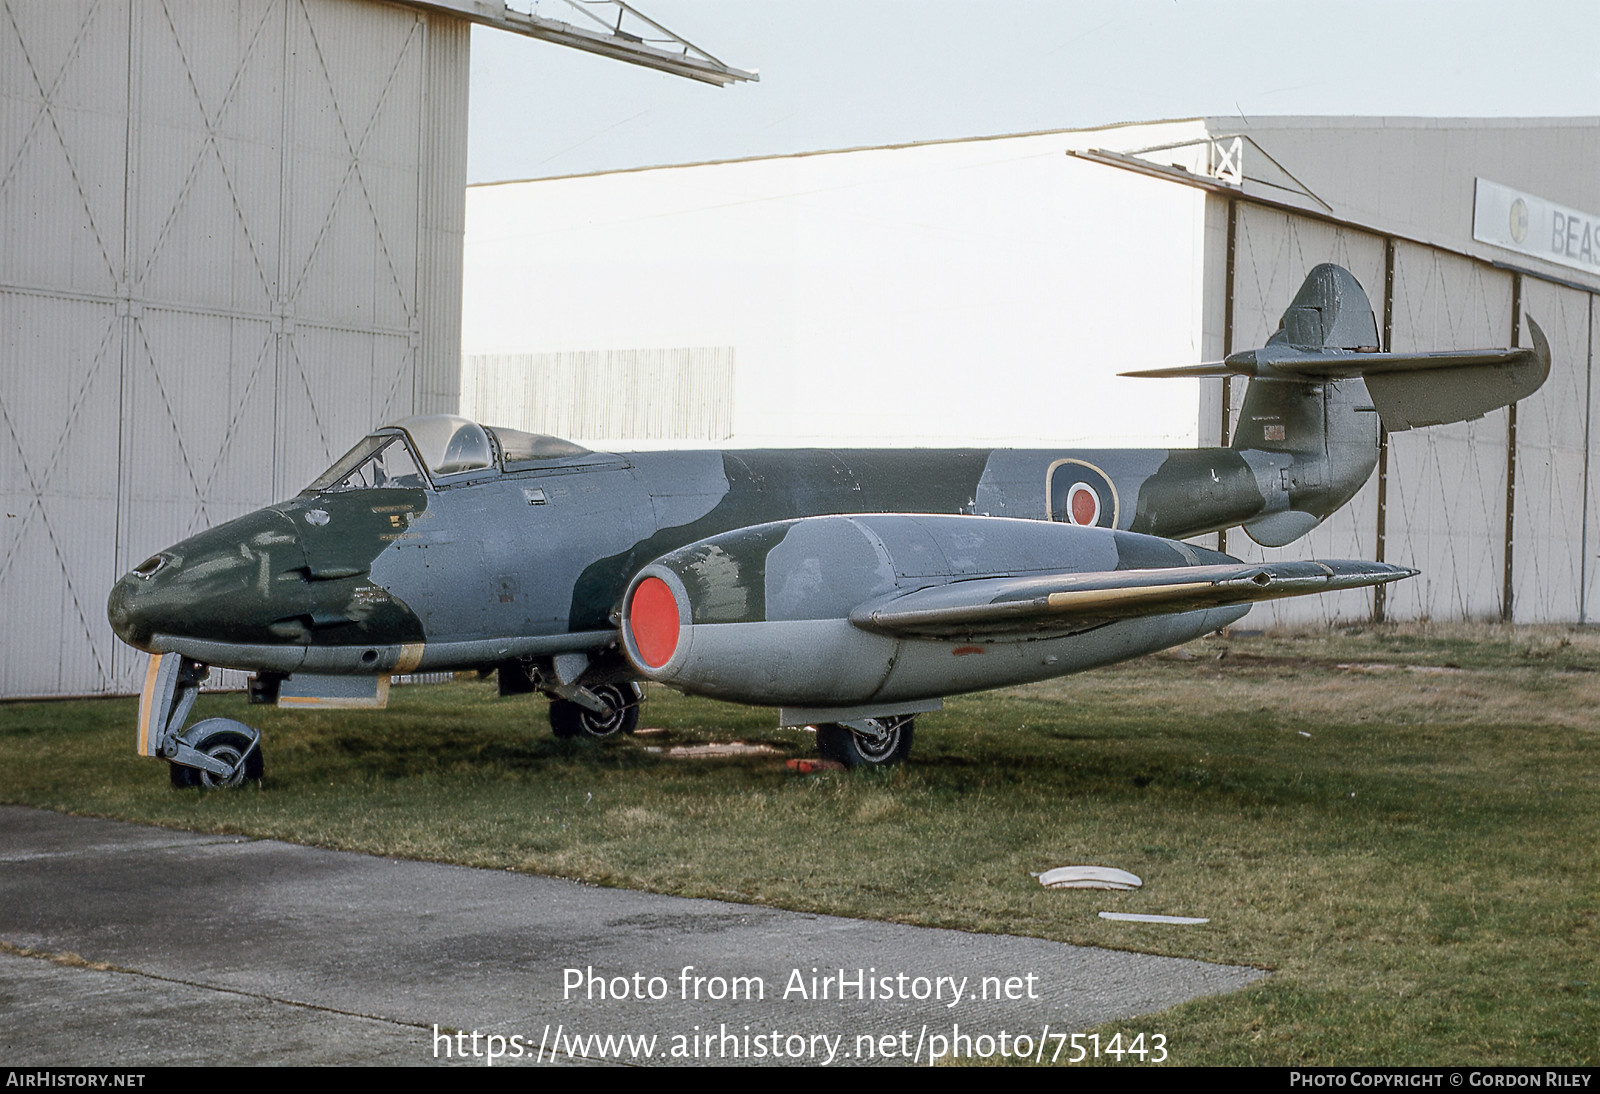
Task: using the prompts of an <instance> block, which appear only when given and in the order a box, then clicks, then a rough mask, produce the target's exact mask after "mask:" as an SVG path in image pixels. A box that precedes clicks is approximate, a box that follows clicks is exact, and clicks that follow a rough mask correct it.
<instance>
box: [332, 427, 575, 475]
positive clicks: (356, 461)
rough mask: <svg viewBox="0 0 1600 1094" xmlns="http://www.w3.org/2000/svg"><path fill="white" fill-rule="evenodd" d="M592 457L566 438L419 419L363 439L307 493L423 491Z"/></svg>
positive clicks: (337, 461) (387, 428) (382, 430)
mask: <svg viewBox="0 0 1600 1094" xmlns="http://www.w3.org/2000/svg"><path fill="white" fill-rule="evenodd" d="M408 440H409V442H410V443H409V444H408V443H407V441H408ZM586 455H589V450H588V449H587V448H584V447H583V446H582V445H576V444H573V443H572V442H571V441H564V440H562V439H561V438H560V437H550V436H546V435H544V434H542V433H524V432H522V431H521V430H519V429H503V428H500V427H485V426H481V425H479V424H478V423H477V422H472V421H468V420H467V419H466V418H461V417H458V416H456V415H454V414H419V415H415V416H413V417H410V418H404V419H401V420H400V421H398V422H395V423H394V424H393V425H389V426H385V427H384V428H383V429H381V430H379V431H377V432H375V433H371V434H368V435H367V436H366V437H363V438H362V439H361V441H360V442H359V443H358V444H357V445H356V446H355V447H354V448H352V449H351V450H350V451H348V452H346V453H345V454H344V455H343V456H341V457H340V458H339V459H338V460H336V461H335V462H334V464H333V466H332V467H330V468H328V469H327V470H326V471H324V472H323V473H322V474H321V475H319V476H317V480H316V481H315V482H313V483H312V484H311V485H310V486H309V487H307V488H306V492H307V493H311V494H320V493H322V492H323V491H327V490H373V489H379V488H383V487H396V488H409V489H421V488H422V487H424V486H426V485H427V484H428V482H429V481H430V480H431V481H432V482H433V483H435V484H441V483H443V482H445V481H447V480H449V479H451V478H452V477H453V476H457V475H468V474H470V473H472V472H485V471H491V470H503V471H525V470H530V469H532V468H536V467H539V466H541V465H543V464H547V463H549V462H550V461H553V460H563V459H570V458H572V457H574V456H586ZM424 469H425V471H426V474H424ZM473 477H474V478H476V476H473Z"/></svg>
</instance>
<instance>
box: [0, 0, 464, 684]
mask: <svg viewBox="0 0 1600 1094" xmlns="http://www.w3.org/2000/svg"><path fill="white" fill-rule="evenodd" d="M7 12H8V16H9V17H8V18H7V19H6V20H0V109H3V111H4V114H3V123H0V163H3V164H4V170H3V173H0V238H3V239H4V240H5V241H6V245H5V247H4V249H3V253H0V615H3V616H4V618H6V619H9V620H12V621H23V620H25V621H26V626H11V627H8V628H6V629H5V630H4V631H0V696H19V695H44V694H64V693H67V694H70V693H76V694H84V693H94V692H106V691H129V690H134V689H136V687H137V673H138V671H139V660H140V659H141V658H142V655H140V654H138V653H137V652H136V651H133V650H130V649H128V648H127V647H124V646H122V645H121V643H119V642H117V641H116V640H115V639H114V638H113V636H112V634H111V632H110V628H109V626H108V624H107V622H106V617H105V598H106V595H107V593H108V592H109V590H110V588H111V586H112V584H113V582H114V581H115V580H116V579H117V577H118V576H119V575H120V574H121V573H123V572H124V571H126V570H128V569H129V568H131V567H132V566H133V565H134V564H136V563H138V562H139V561H140V559H142V558H144V557H145V556H146V555H148V554H150V553H152V552H153V551H156V550H158V549H160V548H161V547H164V546H166V545H167V544H170V543H172V542H174V541H176V540H178V539H181V538H183V537H185V536H188V535H191V534H193V533H195V532H197V531H199V530H201V529H202V528H205V527H208V526H210V525H214V524H217V523H220V522H222V521H224V520H227V519H230V518H232V517H235V516H238V515H240V514H243V513H245V512H247V511H249V510H251V509H254V508H257V507H259V506H260V505H262V504H265V503H267V502H270V501H273V500H276V499H279V498H282V497H284V496H286V495H289V494H293V493H294V492H295V491H297V490H298V489H300V487H301V486H302V485H304V484H305V483H306V482H308V481H310V479H311V478H313V477H314V476H315V474H316V473H317V472H318V471H319V470H320V469H321V468H323V467H324V466H326V465H327V464H328V463H329V462H331V460H332V459H333V458H334V457H336V456H337V455H338V454H339V453H340V452H342V451H343V450H344V449H346V448H348V447H349V446H350V444H352V443H354V441H355V440H356V439H357V438H358V437H359V436H361V435H362V434H363V433H365V432H366V431H367V430H368V429H369V428H370V427H371V426H372V425H373V424H374V423H376V422H380V421H383V420H386V419H392V418H396V417H400V416H403V415H406V414H411V413H414V412H418V411H439V410H453V409H455V405H456V401H457V398H458V391H459V356H458V355H459V350H460V340H459V330H460V327H459V315H460V313H459V309H458V299H459V292H460V253H461V252H460V243H461V233H462V216H463V213H462V209H463V195H462V190H461V180H462V179H464V177H465V160H466V143H465V141H466V136H465V135H466V100H467V75H468V72H467V62H468V29H467V25H466V24H465V23H464V22H462V21H460V20H457V19H454V18H450V17H446V16H443V15H440V14H437V13H429V12H426V11H421V10H418V9H416V8H409V7H403V6H399V5H394V4H384V3H366V2H358V0H229V2H226V3H183V4H176V3H170V2H169V3H161V2H156V0H99V2H76V0H51V2H48V3H46V2H42V0H41V2H25V3H14V4H10V5H8V6H7Z"/></svg>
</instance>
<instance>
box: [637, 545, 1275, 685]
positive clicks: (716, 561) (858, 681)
mask: <svg viewBox="0 0 1600 1094" xmlns="http://www.w3.org/2000/svg"><path fill="white" fill-rule="evenodd" d="M1231 561H1233V560H1232V559H1229V558H1228V556H1226V555H1222V554H1218V553H1217V552H1215V551H1207V550H1204V549H1202V548H1197V547H1191V546H1189V545H1188V544H1183V543H1176V542H1173V541H1170V540H1163V539H1158V538H1156V537H1153V536H1143V535H1137V534H1134V533H1131V532H1117V531H1111V530H1109V529H1104V528H1085V527H1079V526H1076V525H1070V524H1057V523H1049V522H1044V521H1030V520H1010V519H1003V518H998V517H963V516H922V515H906V514H873V515H865V516H826V517H810V518H806V519H802V520H792V521H782V522H779V523H775V524H763V525H756V526H753V527H750V528H742V529H739V530H737V531H734V532H727V533H724V534H722V535H718V536H712V537H710V538H709V539H703V540H700V541H699V542H696V543H691V544H689V545H688V546H686V547H681V548H679V549H678V550H676V551H672V552H670V553H669V554H666V555H663V556H661V557H660V558H658V559H656V560H655V561H654V562H652V563H650V564H649V565H647V566H645V567H644V568H643V569H642V570H640V571H639V573H638V574H637V575H636V576H635V577H634V579H633V582H632V584H631V585H630V586H629V587H628V591H627V594H626V595H625V596H624V597H623V608H622V641H623V648H624V650H625V651H626V653H627V655H628V658H629V660H630V661H632V662H633V665H634V667H635V668H637V669H638V670H639V672H640V673H642V674H643V675H644V676H645V677H647V678H648V679H651V680H655V681H657V682H659V683H663V684H667V685H668V686H670V687H674V688H677V689H678V690H680V691H685V692H689V693H691V694H697V695H706V696H711V697H713V698H718V699H726V700H729V701H732V702H738V703H751V704H757V705H769V706H792V707H846V706H854V705H861V704H868V703H871V704H882V703H893V702H900V701H916V700H923V699H930V698H938V697H942V696H946V695H954V694H959V693H962V692H967V691H979V690H982V689H985V688H993V687H1003V686H1006V685H1010V684H1019V683H1027V682H1029V681H1033V680H1043V679H1048V678H1050V677H1054V676H1062V675H1065V674H1067V673H1071V672H1078V671H1080V670H1082V669H1086V668H1092V667H1095V666H1097V665H1104V664H1110V663H1112V662H1115V661H1122V660H1126V659H1128V658H1130V657H1137V656H1140V655H1142V654H1145V653H1149V652H1152V651H1154V650H1158V649H1163V648H1166V647H1168V646H1171V645H1174V644H1176V643H1179V642H1184V641H1188V640H1189V639H1191V638H1194V637H1198V636H1199V635H1202V634H1206V633H1208V632H1210V631H1213V630H1216V629H1218V628H1219V627H1223V626H1226V625H1227V624H1229V623H1231V622H1233V621H1234V620H1236V619H1238V618H1239V617H1240V616H1242V615H1243V614H1244V613H1245V611H1247V610H1248V606H1234V607H1226V608H1213V609H1209V610H1205V611H1191V612H1185V613H1183V614H1178V615H1153V616H1146V617H1143V618H1136V619H1125V620H1121V621H1117V622H1112V623H1105V624H1103V625H1097V626H1094V627H1093V628H1092V629H1087V630H1081V631H1080V632H1079V633H1063V632H1062V630H1057V631H1055V632H1053V633H1049V632H1042V633H1038V634H1028V635H1008V636H999V637H996V636H993V635H990V636H987V637H982V636H955V637H953V638H950V639H944V638H924V637H916V636H906V635H890V634H883V633H875V632H874V631H872V630H870V629H867V628H866V627H863V626H857V625H856V624H854V623H852V622H851V621H850V615H851V613H852V612H853V611H855V610H856V609H857V608H858V607H860V606H861V605H863V604H867V603H869V602H871V601H875V600H882V599H889V598H892V597H894V596H897V595H900V594H903V593H908V592H912V591H915V590H918V589H925V588H928V587H930V586H939V585H948V584H950V583H952V582H959V581H968V580H976V579H983V578H995V577H1026V576H1029V575H1034V574H1038V575H1046V574H1062V573H1102V572H1105V571H1111V570H1130V569H1156V568H1163V567H1174V566H1177V567H1181V566H1196V565H1208V564H1214V563H1219V562H1231Z"/></svg>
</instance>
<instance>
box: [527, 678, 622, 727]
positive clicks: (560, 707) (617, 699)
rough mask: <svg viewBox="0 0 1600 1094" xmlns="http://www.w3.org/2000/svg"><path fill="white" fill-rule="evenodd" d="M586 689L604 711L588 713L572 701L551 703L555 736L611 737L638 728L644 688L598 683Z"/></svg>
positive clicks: (551, 722) (590, 711) (559, 700)
mask: <svg viewBox="0 0 1600 1094" xmlns="http://www.w3.org/2000/svg"><path fill="white" fill-rule="evenodd" d="M586 690H587V691H588V692H589V693H590V694H591V695H593V696H594V697H595V698H596V699H598V700H600V702H601V703H602V704H604V706H605V710H603V711H596V710H590V709H588V708H587V707H585V706H583V705H582V704H580V703H577V702H574V701H573V700H571V699H552V700H550V728H551V729H552V730H554V731H555V735H556V736H557V737H613V736H615V735H617V734H618V733H632V732H633V731H634V730H636V729H638V728H639V703H640V701H641V700H642V699H643V698H644V689H643V688H641V687H640V686H639V685H638V684H636V683H633V682H632V681H628V682H626V683H622V684H597V685H595V686H594V687H592V688H588V689H586Z"/></svg>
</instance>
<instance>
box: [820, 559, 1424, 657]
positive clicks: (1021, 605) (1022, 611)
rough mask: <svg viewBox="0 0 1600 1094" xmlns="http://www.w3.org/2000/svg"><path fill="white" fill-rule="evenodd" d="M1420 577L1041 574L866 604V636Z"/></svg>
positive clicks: (1296, 569) (1144, 611)
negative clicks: (867, 632) (873, 632)
mask: <svg viewBox="0 0 1600 1094" xmlns="http://www.w3.org/2000/svg"><path fill="white" fill-rule="evenodd" d="M1417 572H1418V571H1416V570H1411V569H1407V568H1406V567H1404V566H1391V565H1388V564H1387V563H1382V562H1359V561H1357V562H1343V561H1330V562H1283V563H1275V564H1271V565H1253V564H1250V563H1245V562H1239V563H1224V564H1221V565H1209V566H1178V567H1173V568H1170V569H1160V570H1111V571H1107V572H1103V573H1091V574H1051V575H1047V576H1044V577H1037V576H1034V577H1001V578H979V579H975V580H972V581H956V582H951V583H950V584H948V585H940V586H936V587H934V588H930V589H920V590H918V591H916V592H912V593H902V594H897V595H895V596H892V597H888V598H884V599H879V600H875V601H872V602H870V603H867V604H863V605H862V606H861V607H859V608H857V609H856V610H855V611H853V612H851V613H850V622H851V623H853V624H855V625H856V626H858V627H861V628H863V629H865V630H871V631H877V632H880V633H884V634H893V635H907V636H909V635H916V636H919V637H924V638H950V639H958V638H964V637H970V636H973V635H976V634H985V635H994V636H1000V635H1005V634H1018V635H1021V634H1028V633H1032V632H1036V631H1052V630H1077V629H1080V628H1082V627H1085V626H1097V625H1099V624H1101V623H1107V622H1111V621H1113V620H1117V619H1130V618H1134V617H1137V616H1146V615H1169V614H1174V613H1177V612H1191V611H1200V610H1203V609H1206V608H1216V607H1223V606H1227V605H1233V604H1246V603H1251V602H1254V601H1258V600H1277V599H1280V598H1283V597H1289V596H1305V595H1308V594H1311V593H1326V592H1334V591H1336V590H1339V589H1359V588H1363V587H1366V586H1369V585H1383V584H1387V583H1388V582H1391V581H1398V580H1400V579H1401V578H1406V577H1411V576H1413V575H1415V574H1416V573H1417Z"/></svg>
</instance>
